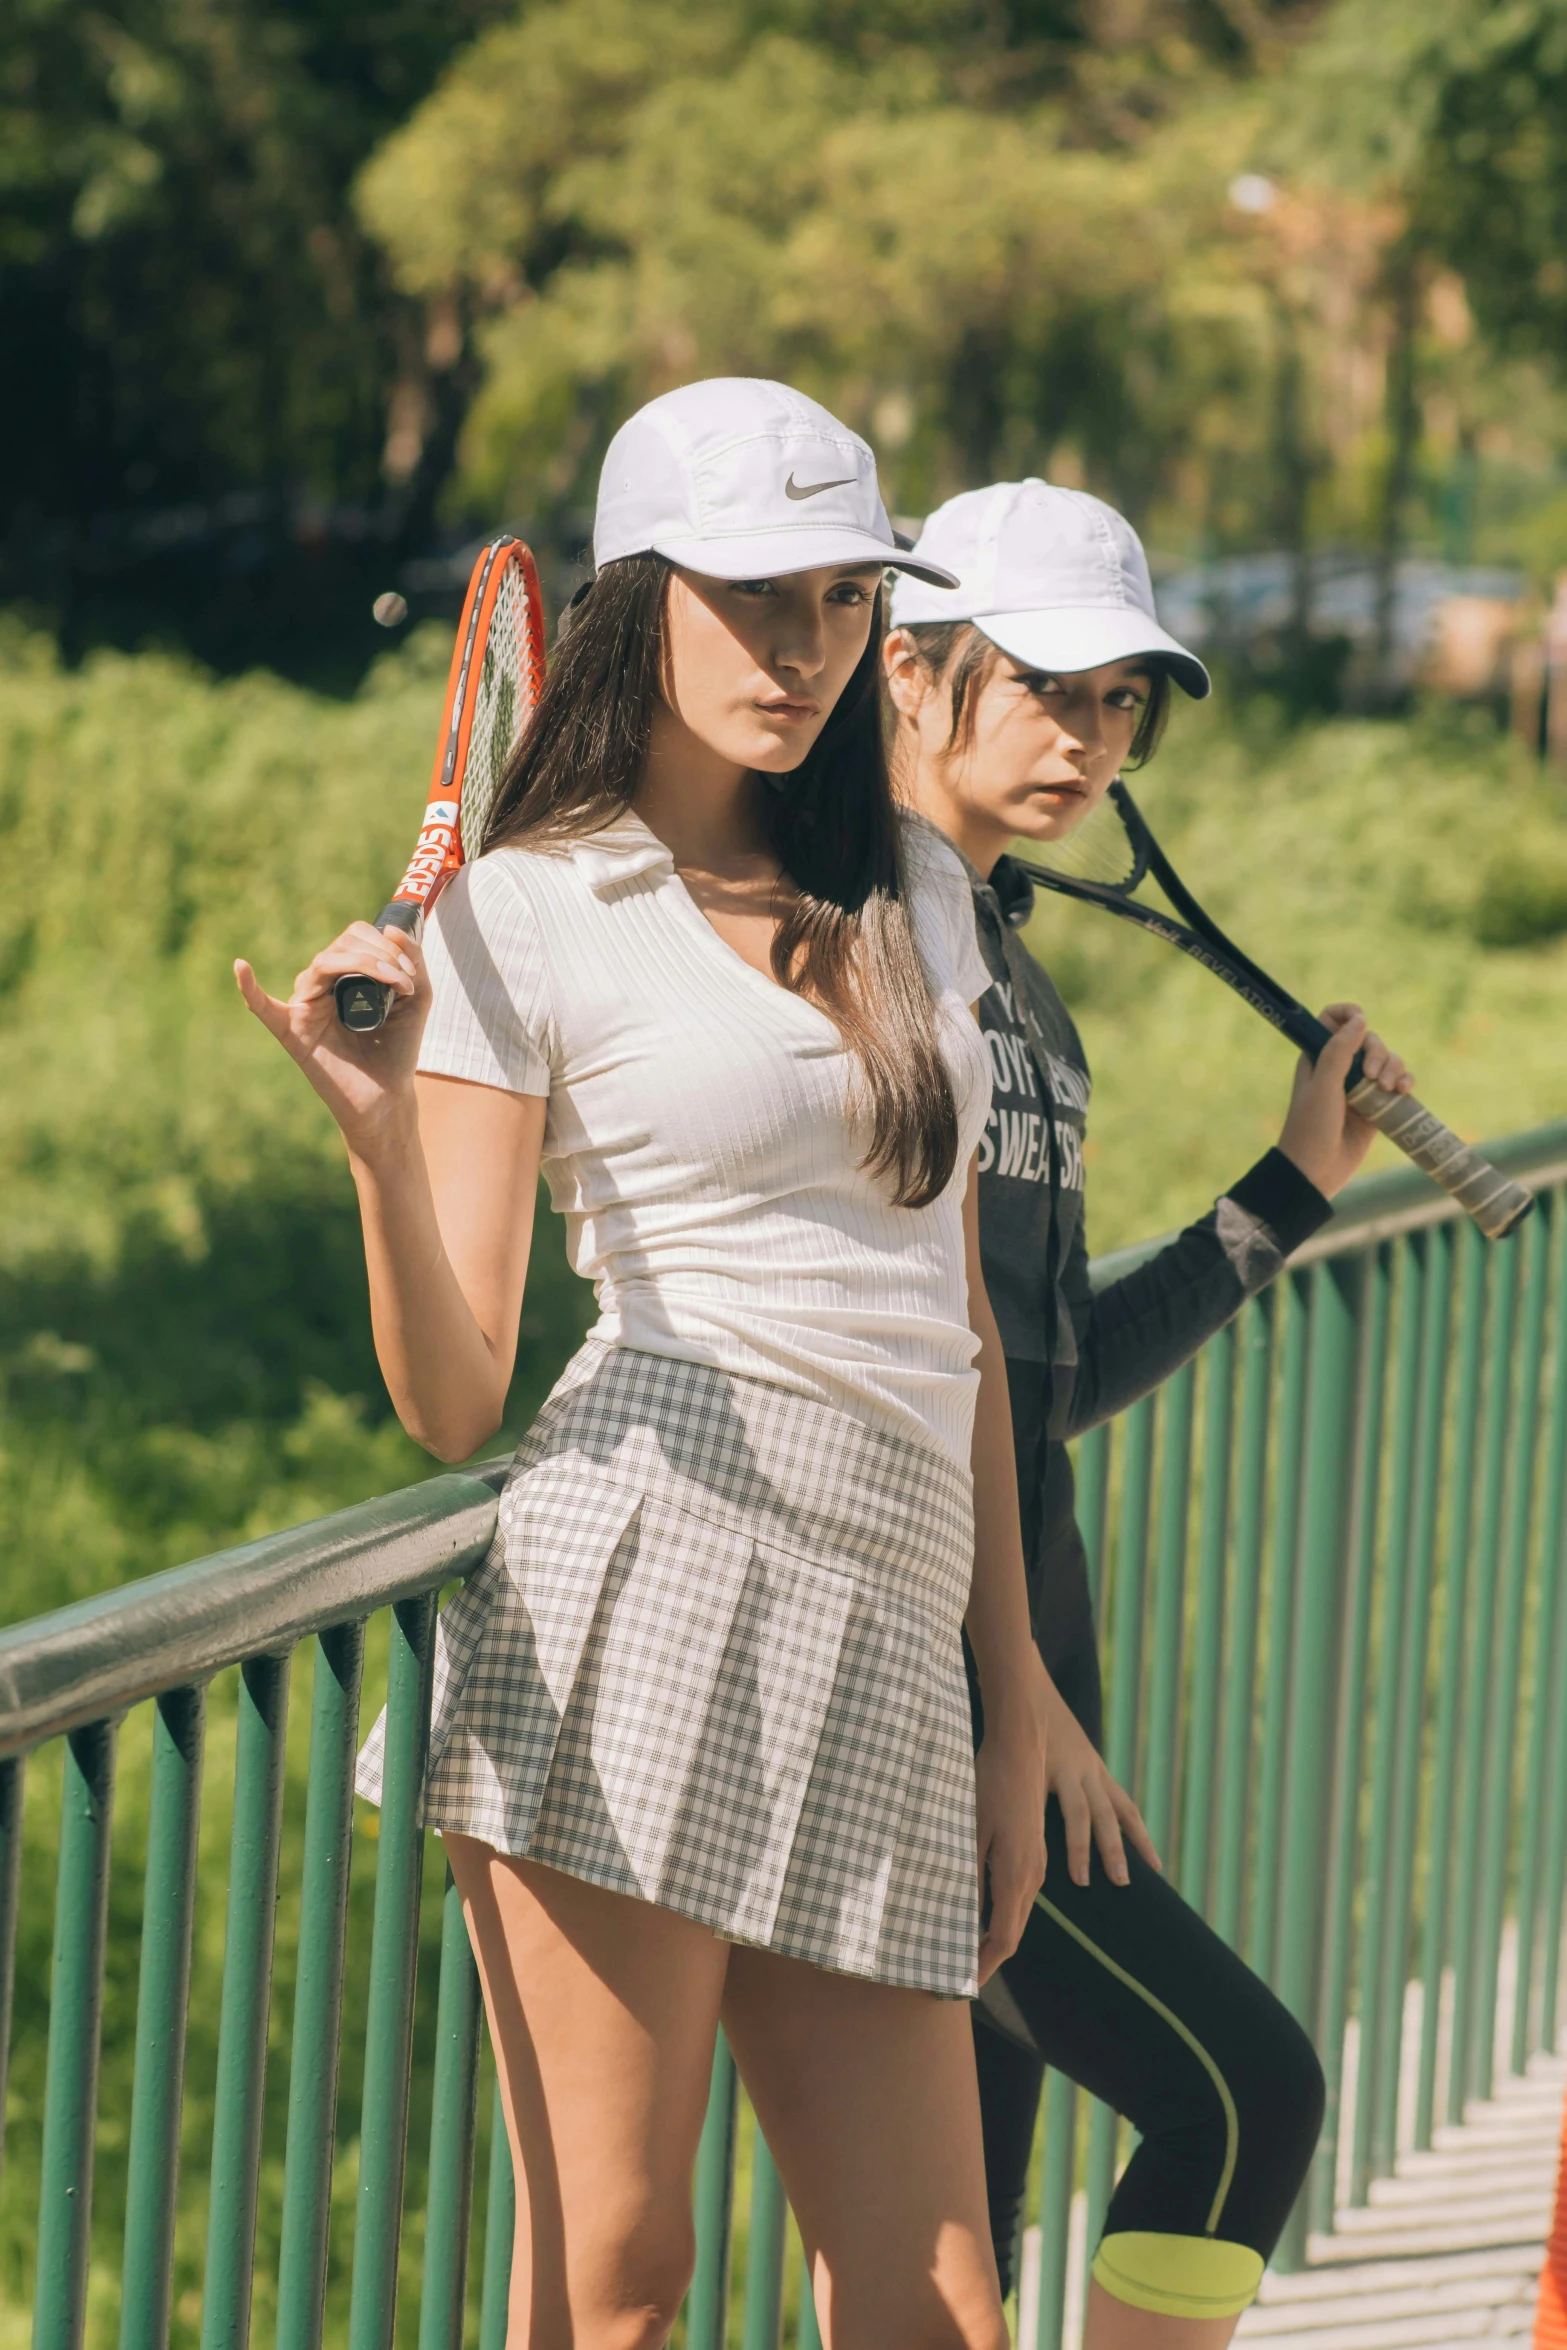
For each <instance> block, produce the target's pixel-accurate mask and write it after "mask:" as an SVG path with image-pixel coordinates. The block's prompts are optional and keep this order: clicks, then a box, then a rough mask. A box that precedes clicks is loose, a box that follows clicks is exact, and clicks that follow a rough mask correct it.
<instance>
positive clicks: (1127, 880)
mask: <svg viewBox="0 0 1567 2350" xmlns="http://www.w3.org/2000/svg"><path fill="white" fill-rule="evenodd" d="M1030 846H1031V849H1032V850H1033V854H1032V855H1031V856H1028V857H1020V856H1017V855H1014V857H1013V863H1014V864H1015V865H1016V866H1017V867H1018V869H1019V870H1020V871H1021V872H1023V873H1026V874H1027V875H1028V876H1029V878H1030V879H1031V880H1033V881H1037V882H1041V883H1042V884H1043V885H1044V887H1045V888H1046V889H1052V890H1056V891H1058V892H1059V893H1060V894H1061V895H1062V896H1063V897H1069V898H1077V899H1079V900H1080V901H1081V902H1082V903H1084V904H1085V905H1090V906H1098V907H1100V908H1102V910H1103V911H1104V912H1106V913H1108V914H1119V915H1120V916H1121V917H1122V918H1123V919H1124V920H1126V921H1128V922H1135V923H1136V924H1137V925H1138V927H1139V928H1140V929H1143V930H1148V931H1151V932H1152V933H1153V935H1154V936H1155V937H1156V938H1162V939H1164V940H1165V941H1166V942H1167V943H1168V944H1169V945H1171V946H1174V947H1179V948H1180V950H1181V952H1182V954H1185V955H1190V956H1191V957H1192V959H1193V961H1194V962H1198V963H1201V964H1202V966H1203V968H1204V969H1205V970H1207V971H1211V972H1212V973H1213V975H1214V977H1215V978H1216V979H1222V980H1223V981H1224V984H1225V986H1226V987H1229V988H1233V989H1234V991H1235V993H1236V994H1237V995H1238V996H1240V997H1241V999H1242V1000H1243V1002H1245V1003H1248V1004H1250V1006H1251V1008H1252V1010H1253V1011H1254V1012H1258V1013H1260V1014H1261V1016H1262V1018H1263V1019H1264V1020H1266V1021H1268V1022H1269V1024H1270V1025H1271V1026H1272V1027H1274V1028H1277V1029H1278V1030H1279V1031H1280V1032H1281V1033H1282V1034H1283V1035H1285V1036H1287V1037H1288V1038H1289V1039H1290V1041H1291V1043H1292V1044H1295V1045H1298V1046H1299V1047H1300V1049H1301V1051H1302V1052H1304V1053H1307V1054H1309V1055H1310V1057H1311V1059H1312V1060H1313V1061H1315V1060H1316V1059H1317V1057H1318V1055H1319V1054H1320V1053H1321V1052H1322V1051H1323V1050H1324V1049H1325V1047H1326V1046H1327V1045H1328V1043H1329V1042H1330V1040H1331V1037H1332V1034H1333V1031H1332V1030H1331V1029H1329V1028H1328V1027H1327V1026H1326V1025H1325V1024H1324V1023H1323V1022H1322V1021H1321V1020H1319V1019H1318V1018H1317V1017H1316V1015H1315V1014H1314V1013H1312V1012H1308V1011H1307V1009H1306V1007H1305V1005H1304V1004H1303V1003H1301V1002H1300V1001H1299V999H1298V998H1297V997H1295V996H1293V995H1291V994H1290V993H1289V990H1288V989H1287V988H1283V987H1281V986H1280V985H1279V983H1278V981H1277V980H1276V979H1272V978H1270V977H1269V975H1268V973H1267V972H1266V971H1264V970H1263V969H1262V968H1261V966H1260V965H1259V964H1257V963H1254V962H1252V961H1251V959H1250V957H1249V956H1247V955H1244V954H1242V952H1241V950H1240V948H1239V947H1237V946H1236V945H1235V944H1234V943H1233V941H1232V940H1230V939H1229V938H1227V937H1226V936H1225V934H1224V932H1223V931H1222V930H1221V929H1220V928H1219V926H1218V924H1217V923H1216V922H1214V921H1213V920H1212V919H1211V918H1210V916H1208V915H1207V914H1206V913H1204V911H1203V909H1202V907H1201V906H1200V905H1199V904H1198V903H1197V900H1196V899H1195V898H1194V897H1193V896H1192V894H1191V891H1190V890H1189V889H1188V888H1187V887H1186V885H1185V883H1184V882H1183V881H1182V880H1181V878H1180V875H1179V874H1178V873H1177V872H1176V870H1175V868H1174V866H1173V865H1172V864H1171V863H1170V860H1169V858H1168V857H1167V856H1166V855H1165V853H1164V851H1163V850H1162V849H1161V848H1160V846H1159V843H1158V842H1157V841H1156V840H1155V838H1154V836H1153V833H1152V832H1151V831H1150V829H1149V827H1148V824H1147V822H1146V820H1145V818H1144V817H1143V814H1142V812H1141V810H1140V809H1139V808H1138V806H1137V804H1136V802H1135V801H1134V800H1133V798H1132V795H1131V793H1130V792H1129V791H1128V790H1127V788H1126V785H1125V784H1124V783H1122V782H1120V781H1119V780H1117V781H1116V782H1114V783H1112V784H1111V786H1110V788H1109V791H1108V792H1107V793H1106V794H1105V797H1104V798H1103V799H1102V800H1101V801H1100V802H1099V804H1098V806H1097V807H1095V808H1094V809H1092V810H1091V811H1090V813H1089V814H1088V816H1086V817H1085V818H1084V820H1083V822H1082V823H1081V824H1080V825H1078V826H1077V827H1076V828H1075V830H1073V831H1071V832H1069V833H1066V834H1064V835H1063V836H1062V838H1061V839H1059V840H1050V841H1035V842H1032V843H1030ZM1150 879H1151V880H1153V881H1154V882H1156V883H1157V884H1158V886H1159V888H1160V889H1161V890H1162V891H1163V893H1164V896H1165V897H1166V899H1167V900H1168V901H1169V903H1170V905H1171V906H1173V907H1174V909H1175V913H1176V915H1179V916H1181V917H1182V919H1181V920H1176V919H1174V918H1173V917H1172V916H1171V915H1169V914H1166V913H1165V912H1164V911H1163V910H1162V909H1161V908H1160V907H1158V906H1156V905H1151V904H1150V903H1148V901H1147V900H1146V899H1143V898H1140V897H1139V896H1138V895H1137V892H1138V890H1139V889H1140V888H1141V886H1142V885H1143V883H1144V882H1146V881H1148V880H1150ZM1345 1092H1346V1094H1347V1096H1348V1099H1349V1105H1350V1107H1351V1109H1353V1110H1355V1111H1356V1112H1357V1113H1358V1114H1359V1116H1361V1117H1362V1118H1364V1119H1366V1120H1367V1122H1368V1123H1369V1124H1370V1125H1372V1126H1375V1127H1376V1128H1377V1129H1378V1130H1379V1131H1380V1132H1381V1133H1383V1134H1385V1135H1386V1136H1387V1137H1388V1139H1389V1141H1390V1142H1394V1143H1396V1144H1397V1145H1398V1147H1399V1149H1400V1150H1401V1151H1403V1152H1405V1153H1406V1154H1407V1155H1408V1157H1410V1158H1411V1159H1413V1160H1414V1162H1415V1164H1416V1166H1417V1167H1422V1168H1424V1170H1425V1172H1426V1173H1427V1174H1428V1175H1429V1176H1430V1177H1431V1178H1432V1180H1433V1182H1436V1183H1439V1184H1440V1185H1441V1186H1442V1188H1443V1190H1444V1191H1448V1192H1451V1193H1452V1195H1453V1197H1454V1198H1455V1199H1456V1200H1457V1201H1458V1203H1459V1205H1460V1207H1462V1208H1463V1209H1464V1210H1465V1212H1466V1213H1467V1214H1468V1215H1470V1216H1472V1217H1473V1218H1474V1220H1475V1222H1476V1223H1477V1224H1478V1225H1479V1227H1480V1229H1481V1231H1482V1232H1483V1233H1484V1234H1485V1235H1486V1237H1487V1239H1489V1240H1500V1239H1501V1238H1502V1237H1503V1235H1504V1234H1506V1233H1508V1232H1511V1231H1512V1229H1513V1227H1514V1226H1515V1225H1516V1224H1520V1223H1522V1221H1523V1219H1524V1217H1525V1216H1527V1215H1528V1213H1529V1210H1530V1209H1531V1208H1532V1207H1533V1205H1534V1195H1533V1193H1532V1192H1530V1191H1529V1190H1528V1189H1526V1187H1525V1186H1524V1185H1523V1184H1521V1183H1515V1182H1513V1181H1512V1179H1511V1178H1510V1177H1508V1176H1506V1175H1503V1174H1502V1173H1501V1172H1500V1171H1499V1170H1498V1169H1497V1168H1495V1167H1493V1166H1492V1165H1491V1164H1490V1162H1489V1161H1488V1160H1486V1159H1483V1158H1482V1157H1481V1156H1480V1154H1479V1152H1478V1151H1476V1150H1473V1149H1471V1148H1470V1146H1469V1145H1468V1144H1467V1143H1465V1142H1461V1141H1460V1140H1459V1138H1458V1136H1457V1135H1456V1134H1454V1133H1453V1132H1452V1130H1451V1128H1450V1127H1447V1126H1444V1125H1443V1124H1442V1122H1441V1120H1440V1119H1439V1118H1436V1117H1434V1116H1433V1115H1432V1113H1431V1112H1430V1111H1429V1110H1427V1109H1425V1108H1424V1107H1423V1106H1422V1105H1421V1104H1420V1103H1419V1102H1418V1101H1416V1099H1415V1097H1414V1095H1413V1094H1411V1093H1401V1092H1396V1091H1394V1092H1390V1091H1388V1090H1387V1089H1386V1088H1385V1087H1383V1086H1381V1085H1379V1084H1378V1083H1377V1082H1376V1079H1375V1078H1374V1077H1371V1076H1368V1075H1367V1073H1366V1070H1365V1066H1364V1060H1363V1056H1362V1055H1361V1054H1360V1053H1358V1052H1357V1053H1356V1055H1355V1056H1354V1058H1353V1060H1352V1061H1351V1063H1350V1066H1349V1072H1348V1076H1347V1078H1346V1082H1345Z"/></svg>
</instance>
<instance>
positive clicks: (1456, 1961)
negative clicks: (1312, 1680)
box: [1447, 1247, 1518, 2122]
mask: <svg viewBox="0 0 1567 2350" xmlns="http://www.w3.org/2000/svg"><path fill="white" fill-rule="evenodd" d="M1517 1298H1518V1251H1517V1249H1516V1248H1506V1247H1503V1248H1501V1249H1500V1250H1499V1252H1498V1256H1497V1265H1496V1279H1495V1281H1494V1283H1493V1284H1492V1288H1491V1315H1490V1322H1489V1327H1488V1330H1487V1334H1486V1335H1487V1341H1488V1344H1487V1354H1488V1356H1489V1364H1488V1372H1487V1381H1486V1399H1485V1426H1484V1434H1483V1437H1482V1440H1481V1472H1480V1514H1479V1522H1478V1532H1477V1534H1476V1539H1475V1580H1474V1613H1473V1617H1472V1620H1471V1634H1470V1642H1469V1658H1468V1665H1469V1669H1468V1673H1467V1675H1466V1678H1465V1687H1464V1711H1463V1728H1462V1731H1461V1733H1460V1745H1459V1751H1460V1757H1461V1776H1460V1781H1459V1807H1458V1836H1457V1848H1456V1852H1455V1857H1454V1867H1453V1882H1454V1884H1455V1885H1456V1886H1458V1887H1459V1888H1460V1890H1461V1894H1467V1896H1468V1899H1469V1903H1470V1906H1469V1907H1468V1908H1467V1909H1460V1911H1459V1914H1458V1919H1457V1928H1458V1930H1457V1932H1456V1934H1455V1936H1454V1945H1453V2021H1452V2030H1451V2036H1450V2039H1449V2044H1448V2060H1447V2118H1448V2120H1449V2121H1450V2122H1461V2121H1462V2120H1463V2118H1464V2106H1465V2104H1466V2102H1467V2100H1468V2098H1469V2095H1470V2085H1469V2084H1470V2062H1471V2042H1472V2037H1473V2032H1474V1998H1475V1965H1476V1961H1477V1959H1478V1956H1479V1949H1478V1942H1479V1927H1480V1920H1479V1904H1478V1903H1477V1902H1475V1901H1474V1898H1473V1888H1474V1887H1475V1886H1476V1885H1477V1884H1478V1883H1479V1880H1480V1837H1481V1833H1482V1828H1483V1823H1484V1807H1485V1764H1486V1747H1487V1727H1488V1725H1487V1717H1486V1708H1487V1706H1488V1705H1489V1703H1490V1697H1491V1675H1492V1661H1493V1657H1494V1654H1495V1645H1496V1589H1497V1580H1498V1578H1497V1553H1498V1551H1499V1549H1500V1546H1501V1532H1502V1508H1503V1502H1504V1499H1505V1496H1506V1482H1507V1481H1506V1467H1507V1445H1508V1434H1509V1429H1510V1425H1511V1421H1510V1407H1511V1403H1512V1384H1513V1382H1512V1373H1513V1331H1514V1324H1515V1317H1516V1308H1517Z"/></svg>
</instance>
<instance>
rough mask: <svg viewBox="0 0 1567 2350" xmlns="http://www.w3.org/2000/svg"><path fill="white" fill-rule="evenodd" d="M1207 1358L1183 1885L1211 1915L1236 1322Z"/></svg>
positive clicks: (1220, 1336)
mask: <svg viewBox="0 0 1567 2350" xmlns="http://www.w3.org/2000/svg"><path fill="white" fill-rule="evenodd" d="M1203 1359H1204V1362H1205V1364H1206V1366H1207V1368H1206V1374H1205V1377H1204V1380H1203V1421H1202V1516H1201V1521H1200V1531H1199V1534H1198V1553H1197V1612H1196V1622H1195V1625H1194V1628H1193V1639H1192V1693H1191V1706H1190V1711H1189V1713H1188V1716H1187V1730H1186V1785H1185V1804H1184V1808H1183V1812H1182V1818H1181V1844H1180V1869H1179V1881H1180V1886H1181V1890H1182V1892H1183V1893H1184V1894H1185V1895H1186V1898H1187V1900H1188V1901H1190V1902H1191V1903H1192V1904H1193V1906H1194V1907H1195V1908H1197V1909H1198V1910H1201V1911H1204V1912H1206V1910H1207V1907H1208V1889H1209V1878H1210V1873H1211V1861H1212V1854H1213V1824H1214V1800H1215V1796H1216V1794H1217V1780H1218V1760H1219V1756H1218V1745H1219V1671H1220V1667H1221V1664H1222V1662H1223V1656H1224V1580H1225V1565H1226V1559H1227V1553H1228V1545H1229V1533H1230V1422H1231V1417H1232V1405H1233V1399H1234V1387H1235V1331H1234V1327H1233V1325H1232V1326H1230V1327H1228V1328H1226V1329H1223V1330H1221V1331H1219V1332H1218V1333H1217V1335H1216V1336H1215V1337H1213V1338H1211V1339H1210V1340H1209V1342H1208V1344H1207V1346H1206V1347H1205V1348H1204V1350H1203Z"/></svg>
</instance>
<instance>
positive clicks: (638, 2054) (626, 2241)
mask: <svg viewBox="0 0 1567 2350" xmlns="http://www.w3.org/2000/svg"><path fill="white" fill-rule="evenodd" d="M445 1842H446V1851H447V1856H448V1858H449V1859H450V1861H451V1866H452V1875H453V1876H454V1877H455V1879H456V1881H457V1887H458V1891H459V1892H460V1893H461V1895H462V1901H463V1908H464V1911H465V1913H466V1915H467V1919H468V1932H469V1935H470V1938H471V1939H472V1942H473V1947H474V1953H475V1956H476V1958H477V1960H478V1965H479V1976H480V1980H481V1982H482V1983H483V1986H484V2000H485V2006H486V2008H487V2010H488V2013H489V2019H490V2035H491V2039H492V2041H493V2043H494V2047H495V2051H496V2060H497V2065H498V2068H499V2072H500V2087H501V2102H502V2106H503V2109H504V2112H505V2115H506V2128H507V2133H508V2135H509V2137H510V2139H511V2149H512V2160H513V2164H514V2167H515V2169H516V2173H517V2237H516V2246H515V2250H514V2253H513V2257H512V2279H511V2302H510V2324H509V2327H508V2332H507V2344H508V2350H661V2345H662V2344H663V2343H664V2342H665V2341H666V2340H667V2338H668V2335H669V2330H670V2328H671V2326H672V2325H673V2324H674V2321H675V2317H676V2314H677V2312H678V2310H679V2308H680V2303H681V2301H682V2299H683V2297H684V2294H685V2290H686V2286H687V2283H688V2282H689V2280H690V2274H691V2262H692V2250H693V2247H692V2231H691V2173H692V2167H693V2165H694V2163H695V2160H696V2149H697V2141H698V2139H699V2138H700V2136H701V2133H702V2118H703V2115H704V2113H705V2111H706V2108H707V2092H708V2082H709V2079H710V2076H711V2072H712V2062H713V2040H714V2034H715V2032H716V2030H717V2025H718V2010H719V2002H720V1999H721V1997H722V1994H723V1985H724V1971H725V1967H726V1965H727V1962H728V1959H729V1955H730V1953H729V1945H728V1944H727V1943H724V1942H720V1941H718V1940H717V1939H716V1937H715V1936H714V1935H712V1934H710V1933H709V1932H708V1930H707V1928H706V1927H705V1926H699V1925H695V1924H693V1923H692V1921H691V1920H690V1919H689V1918H680V1917H676V1916H675V1915H674V1913H673V1912H672V1911H670V1910H667V1909H655V1908H654V1907H653V1906H652V1905H651V1904H650V1903H648V1902H645V1901H632V1900H629V1899H627V1898H626V1897H625V1896H624V1895H623V1894H619V1893H606V1892H604V1891H602V1890H601V1889H600V1888H599V1887H598V1886H596V1885H588V1884H585V1883H584V1882H583V1881H582V1880H581V1879H580V1878H578V1877H568V1876H565V1875H563V1874H562V1873H561V1872H560V1871H559V1870H558V1869H547V1868H541V1867H540V1866H539V1865H538V1864H537V1863H536V1862H533V1861H526V1860H513V1859H511V1858H509V1857H508V1856H507V1855H506V1854H504V1853H498V1852H496V1851H494V1850H493V1849H492V1848H491V1847H490V1846H489V1845H487V1844H480V1843H476V1842H475V1841H474V1840H473V1839H472V1838H471V1837H468V1836H448V1837H447V1838H446V1839H445Z"/></svg>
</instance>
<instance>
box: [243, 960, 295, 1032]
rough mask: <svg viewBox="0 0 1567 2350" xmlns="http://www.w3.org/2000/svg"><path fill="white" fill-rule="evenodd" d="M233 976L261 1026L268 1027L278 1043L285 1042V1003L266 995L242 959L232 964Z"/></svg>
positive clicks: (286, 1029) (286, 1023)
mask: <svg viewBox="0 0 1567 2350" xmlns="http://www.w3.org/2000/svg"><path fill="white" fill-rule="evenodd" d="M234 978H235V981H236V983H237V985H238V988H239V992H240V994H241V995H242V996H243V997H244V999H245V1001H246V1003H247V1004H248V1005H249V1007H250V1009H251V1011H253V1012H254V1013H255V1015H256V1018H257V1019H258V1020H259V1021H260V1022H261V1025H262V1027H263V1028H266V1029H270V1031H271V1033H272V1034H273V1035H274V1036H275V1037H276V1038H277V1040H278V1042H279V1044H286V1043H287V1042H288V1037H289V1019H288V1006H287V1004H280V1003H279V1002H278V1000H277V998H276V996H270V995H268V993H267V991H266V989H265V988H264V987H263V986H262V984H261V982H260V980H259V979H258V978H257V977H256V974H255V973H254V971H252V969H251V967H250V965H249V964H248V963H247V962H245V961H244V960H243V959H241V960H239V961H237V962H236V963H235V965H234Z"/></svg>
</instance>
